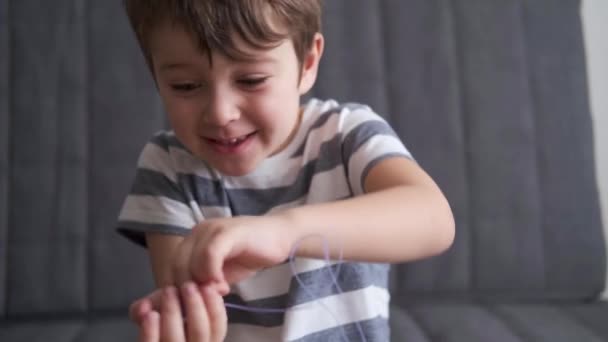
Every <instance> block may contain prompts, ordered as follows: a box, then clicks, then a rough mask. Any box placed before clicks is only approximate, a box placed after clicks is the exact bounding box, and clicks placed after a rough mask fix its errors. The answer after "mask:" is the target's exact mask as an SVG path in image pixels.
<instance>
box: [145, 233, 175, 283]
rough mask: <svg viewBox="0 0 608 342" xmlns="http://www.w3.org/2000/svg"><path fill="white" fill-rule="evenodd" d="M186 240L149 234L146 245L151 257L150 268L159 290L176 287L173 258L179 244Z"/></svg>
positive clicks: (165, 235) (172, 236) (173, 236)
mask: <svg viewBox="0 0 608 342" xmlns="http://www.w3.org/2000/svg"><path fill="white" fill-rule="evenodd" d="M183 240H184V238H183V237H182V236H176V235H168V234H159V233H147V234H146V243H147V245H148V254H149V255H150V266H151V267H152V273H153V275H154V283H155V284H156V287H157V288H162V287H165V286H170V285H175V280H174V279H173V273H172V266H173V256H174V254H175V251H176V249H177V248H178V246H179V244H180V243H181V242H182V241H183Z"/></svg>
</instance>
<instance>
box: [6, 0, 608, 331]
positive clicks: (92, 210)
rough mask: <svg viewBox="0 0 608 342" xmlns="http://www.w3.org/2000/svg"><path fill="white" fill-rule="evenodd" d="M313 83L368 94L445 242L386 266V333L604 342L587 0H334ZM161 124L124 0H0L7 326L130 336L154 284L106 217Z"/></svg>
mask: <svg viewBox="0 0 608 342" xmlns="http://www.w3.org/2000/svg"><path fill="white" fill-rule="evenodd" d="M325 7H326V12H325V18H324V29H325V34H326V39H327V44H328V46H327V50H326V54H325V56H324V60H323V64H322V68H321V76H320V79H319V81H318V83H317V85H316V87H315V89H314V91H313V93H312V94H311V95H313V96H316V97H322V98H325V97H333V98H336V99H338V100H348V101H358V102H364V103H368V104H370V105H372V106H373V107H374V108H375V109H376V110H377V111H378V112H380V113H381V114H382V115H385V116H386V118H388V119H389V120H390V122H391V123H392V124H393V126H394V127H395V129H396V131H397V132H398V133H399V135H400V136H401V137H402V138H403V140H404V141H405V142H406V144H407V146H408V147H409V148H410V149H411V150H412V151H413V153H414V155H415V157H416V158H417V160H418V161H419V162H420V164H421V165H422V166H423V167H424V168H425V169H426V170H428V172H429V173H430V174H431V175H432V176H433V177H434V178H435V179H436V180H437V182H438V183H439V184H440V186H441V187H442V188H443V190H444V191H445V193H446V194H447V197H448V199H449V201H450V202H451V204H452V207H453V210H454V215H455V217H456V221H457V236H456V240H455V243H454V245H453V247H452V248H451V249H450V250H449V251H448V252H447V253H445V254H444V255H441V256H439V257H435V258H432V259H428V260H424V261H420V262H414V263H409V264H404V265H399V266H395V267H394V268H393V273H392V295H393V308H392V312H391V324H392V335H393V341H407V342H423V341H458V342H460V341H463V342H476V341H498V342H503V341H548V342H560V341H564V342H570V341H608V304H607V303H606V302H605V301H600V300H598V294H599V293H600V292H601V291H602V289H603V287H604V279H605V260H606V255H605V243H604V237H603V236H602V224H601V220H600V212H599V209H598V198H597V192H596V183H595V174H594V160H593V145H592V140H593V139H592V123H591V119H590V115H589V107H588V100H587V91H586V76H585V75H586V70H585V64H584V49H583V42H582V35H581V23H580V15H579V7H580V1H578V0H559V1H557V0H492V1H490V0H392V1H390V0H384V1H370V0H358V1H355V0H326V5H325ZM165 125H166V121H165V119H164V116H163V112H162V108H161V104H160V101H159V98H158V96H157V95H156V93H155V88H154V84H153V82H152V80H151V78H150V76H149V75H148V73H147V70H146V67H145V65H144V63H143V59H142V56H141V54H140V52H139V50H138V48H137V46H136V44H135V40H134V37H133V34H132V33H131V31H130V29H129V28H128V25H127V22H126V18H125V15H124V14H123V12H122V9H121V6H120V1H119V0H111V1H110V0H104V1H68V0H56V1H41V0H1V1H0V341H2V342H9V341H10V342H12V341H129V340H131V341H132V340H135V336H136V331H135V329H134V327H133V326H132V325H131V324H130V323H129V322H128V321H127V318H126V307H127V305H128V304H129V303H130V302H131V301H132V300H133V299H134V298H136V297H139V296H141V295H143V294H145V293H147V292H148V291H149V290H150V289H151V288H152V279H151V275H150V269H149V266H148V261H147V258H146V254H145V251H144V250H143V249H141V248H139V247H137V246H136V245H134V244H132V243H130V242H128V241H127V240H126V239H124V238H122V237H120V236H119V235H118V234H117V233H116V232H115V231H114V225H115V221H116V216H117V213H118V210H119V207H120V206H121V204H122V200H123V197H124V195H125V193H126V192H127V191H128V189H129V186H130V181H131V179H132V177H133V174H134V165H135V160H136V158H137V155H138V153H139V151H140V149H141V147H142V146H143V144H144V142H145V141H146V140H147V138H148V137H149V136H150V135H151V134H152V133H153V132H155V131H156V130H157V129H159V128H161V127H163V126H165Z"/></svg>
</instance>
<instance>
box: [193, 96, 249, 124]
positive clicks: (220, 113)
mask: <svg viewBox="0 0 608 342" xmlns="http://www.w3.org/2000/svg"><path fill="white" fill-rule="evenodd" d="M235 100H236V99H235V98H234V96H233V95H232V94H230V92H226V91H218V90H215V91H213V92H212V94H210V96H209V99H208V101H207V106H205V109H204V112H203V113H202V116H203V117H202V119H203V120H202V121H203V122H204V123H206V124H208V125H213V126H221V127H223V126H226V125H228V124H229V123H231V122H233V121H236V120H238V119H239V117H240V112H239V110H238V106H237V105H236V101H235Z"/></svg>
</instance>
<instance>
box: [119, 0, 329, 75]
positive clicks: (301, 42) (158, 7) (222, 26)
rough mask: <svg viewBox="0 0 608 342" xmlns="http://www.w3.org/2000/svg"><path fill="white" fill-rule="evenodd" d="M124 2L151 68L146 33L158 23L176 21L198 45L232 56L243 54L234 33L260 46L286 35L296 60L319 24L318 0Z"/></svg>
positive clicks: (137, 0)
mask: <svg viewBox="0 0 608 342" xmlns="http://www.w3.org/2000/svg"><path fill="white" fill-rule="evenodd" d="M124 5H125V9H126V12H127V15H128V17H129V20H130V22H131V26H132V28H133V31H135V35H136V36H137V40H138V41H139V44H140V46H141V48H142V51H143V53H144V55H145V57H146V61H147V62H148V65H149V67H150V69H151V70H152V60H151V55H150V46H149V38H150V35H151V34H152V33H153V31H154V29H156V28H157V27H159V26H160V25H162V24H164V23H171V24H177V25H182V26H183V28H185V29H186V30H187V31H188V32H191V33H192V34H193V36H194V38H195V39H197V40H198V42H199V44H200V47H201V49H202V51H204V52H209V51H218V52H219V53H221V54H223V55H225V56H228V57H229V58H233V59H237V60H239V59H246V58H247V57H248V56H247V55H246V54H245V53H244V52H243V51H240V50H239V49H238V48H237V47H236V45H235V42H234V41H233V38H234V36H233V35H234V34H237V35H238V36H239V37H240V38H242V39H243V40H244V41H245V42H246V43H247V44H249V45H251V46H253V47H255V48H262V49H264V48H271V47H273V46H276V45H278V44H279V43H280V41H282V40H283V39H286V38H291V39H292V41H293V45H294V48H295V52H296V56H297V58H298V62H299V64H300V65H302V62H303V59H304V57H305V55H306V53H307V52H308V50H309V49H310V48H311V47H312V43H313V39H314V35H315V33H317V32H319V31H320V30H321V0H124ZM273 24H274V25H273ZM277 24H278V27H276V26H277ZM208 55H209V58H211V57H210V56H211V54H210V53H209V54H208ZM210 61H211V59H210Z"/></svg>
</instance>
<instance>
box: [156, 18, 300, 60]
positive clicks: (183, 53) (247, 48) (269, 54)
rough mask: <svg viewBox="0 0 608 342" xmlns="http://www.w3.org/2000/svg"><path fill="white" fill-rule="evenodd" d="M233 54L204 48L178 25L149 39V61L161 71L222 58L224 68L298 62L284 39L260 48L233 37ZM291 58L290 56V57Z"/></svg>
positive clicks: (165, 29) (162, 30)
mask: <svg viewBox="0 0 608 342" xmlns="http://www.w3.org/2000/svg"><path fill="white" fill-rule="evenodd" d="M232 44H233V51H230V52H232V53H231V54H226V53H225V52H224V51H221V50H216V49H213V48H211V49H210V50H209V47H206V46H205V45H204V44H202V43H201V42H200V41H198V40H197V39H196V36H195V35H193V34H191V33H189V32H188V31H187V30H185V29H184V28H181V27H178V26H173V25H171V26H165V27H164V28H162V29H160V30H158V31H157V32H156V34H155V36H154V37H152V44H151V47H152V49H151V52H152V58H153V59H154V60H155V62H158V64H157V65H159V66H160V67H161V68H162V69H163V70H172V69H177V68H178V67H183V66H184V65H187V64H191V65H192V64H199V63H203V62H211V63H205V64H210V66H213V65H214V64H216V63H214V61H215V60H217V59H218V58H221V59H222V61H223V63H220V64H223V65H239V66H247V65H256V66H264V65H268V66H273V65H279V64H284V63H288V62H291V61H293V62H294V63H297V60H296V59H295V54H294V48H293V42H292V41H291V39H290V38H285V39H283V40H282V41H279V42H277V43H275V44H273V45H272V46H268V47H266V48H259V47H255V46H252V45H250V44H247V43H246V42H245V41H244V40H243V39H241V38H240V37H238V36H236V35H235V37H234V38H233V42H232ZM292 55H293V56H292Z"/></svg>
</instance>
